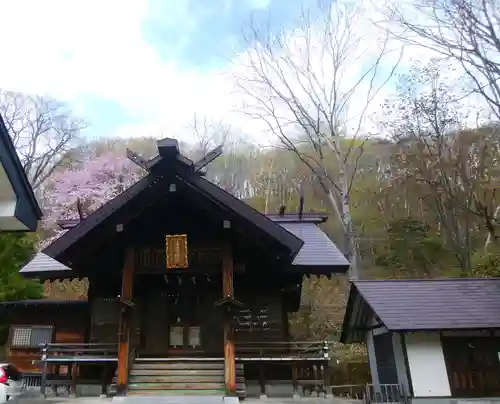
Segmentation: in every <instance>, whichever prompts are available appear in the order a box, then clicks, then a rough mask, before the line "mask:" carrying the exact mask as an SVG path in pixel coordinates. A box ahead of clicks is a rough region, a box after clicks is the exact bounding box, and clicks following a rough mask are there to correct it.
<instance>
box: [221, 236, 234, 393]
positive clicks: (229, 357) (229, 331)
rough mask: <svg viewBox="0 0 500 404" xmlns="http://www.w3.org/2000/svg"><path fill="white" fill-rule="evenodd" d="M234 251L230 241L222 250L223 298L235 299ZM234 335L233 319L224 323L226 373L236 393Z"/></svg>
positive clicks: (227, 387) (231, 391) (232, 389)
mask: <svg viewBox="0 0 500 404" xmlns="http://www.w3.org/2000/svg"><path fill="white" fill-rule="evenodd" d="M233 276H234V268H233V252H232V248H231V245H230V244H229V243H226V244H224V248H223V252H222V298H223V299H234V288H233ZM235 356H236V355H235V347H234V335H233V326H232V322H231V319H230V318H229V317H227V318H226V319H225V324H224V374H225V382H226V390H227V392H228V394H236V363H235Z"/></svg>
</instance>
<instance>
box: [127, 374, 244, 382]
mask: <svg viewBox="0 0 500 404" xmlns="http://www.w3.org/2000/svg"><path fill="white" fill-rule="evenodd" d="M163 382H165V383H179V382H190V383H224V382H225V378H224V375H223V374H222V375H221V374H218V375H212V376H210V375H199V376H190V375H188V376H186V375H140V376H137V375H133V376H130V383H163ZM236 383H245V378H244V377H242V376H239V377H236Z"/></svg>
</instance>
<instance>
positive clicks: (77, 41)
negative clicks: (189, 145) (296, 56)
mask: <svg viewBox="0 0 500 404" xmlns="http://www.w3.org/2000/svg"><path fill="white" fill-rule="evenodd" d="M179 3H182V2H179ZM253 3H254V6H255V7H257V6H260V7H265V6H266V4H267V3H268V1H267V0H254V1H253ZM27 10H29V12H27ZM177 12H178V13H177V14H179V13H180V14H183V13H185V12H186V9H185V8H183V7H181V6H180V5H179V7H178V10H177ZM177 14H176V15H177ZM0 15H1V16H2V24H0V47H1V49H2V54H3V55H4V56H6V57H4V58H3V61H2V63H1V64H0V87H3V88H8V89H12V90H18V91H25V92H36V93H42V94H44V93H45V94H51V95H53V96H56V97H60V98H62V99H65V100H68V101H70V102H72V103H73V105H74V106H75V107H76V108H77V109H78V108H81V104H80V99H81V97H82V95H86V94H91V95H93V96H96V97H101V98H104V99H112V100H116V101H117V102H118V103H120V105H121V106H122V107H124V108H125V109H126V110H127V111H129V112H130V113H131V114H135V115H137V116H139V117H141V118H142V123H140V124H136V125H132V126H123V127H121V128H118V129H117V132H116V133H115V134H118V135H121V136H127V137H128V136H144V135H153V136H186V134H187V133H189V132H188V131H187V126H188V125H189V124H190V123H191V121H192V119H193V116H194V113H195V112H196V113H197V114H198V115H207V116H208V117H210V118H211V119H215V120H217V119H222V120H225V121H226V122H228V123H229V124H231V125H232V126H233V127H235V128H239V129H241V130H242V131H243V132H244V133H247V134H249V135H257V136H258V134H259V133H260V132H261V131H262V129H263V126H262V124H261V123H258V122H255V121H252V120H249V119H248V118H246V117H245V116H244V114H241V111H237V110H238V108H239V106H240V105H241V101H242V96H241V94H236V93H235V91H234V90H235V89H234V83H233V80H232V77H231V73H232V71H225V72H224V71H219V72H209V73H203V72H202V70H201V69H200V70H197V71H195V70H192V71H188V70H185V69H183V68H181V67H180V66H179V65H178V64H177V63H176V62H175V60H169V61H165V60H162V59H160V57H159V54H158V53H157V51H156V50H155V49H154V48H153V47H152V46H151V45H150V44H149V43H148V42H146V40H145V39H144V36H143V34H144V32H143V28H144V27H143V23H144V21H145V19H146V15H147V1H146V0H106V1H100V0H86V1H83V0H80V1H71V2H70V1H67V0H45V1H43V2H40V1H39V0H16V1H7V0H0ZM189 24H190V26H192V25H193V24H196V21H193V20H190V21H189ZM357 29H359V30H361V31H363V33H364V34H365V38H366V40H364V41H363V43H362V47H363V48H364V49H365V50H373V49H376V48H377V43H378V42H377V39H376V35H374V31H373V27H371V25H370V23H369V21H368V20H367V19H364V20H362V21H359V23H358V25H357ZM187 31H188V32H189V30H187ZM315 51H316V54H314V55H312V57H311V60H313V61H315V63H316V64H317V66H321V65H322V63H323V66H324V62H322V57H321V54H320V53H319V52H318V51H317V50H315ZM411 56H414V57H415V55H411ZM428 56H429V55H428V52H425V53H422V52H419V54H418V55H417V56H416V58H418V59H423V58H425V57H428ZM363 60H364V61H366V58H365V59H363ZM245 61H247V59H246V56H244V55H240V56H237V57H235V59H234V60H233V62H234V64H233V65H232V66H231V67H230V69H237V70H238V69H242V65H244V64H245ZM389 64H390V63H389ZM361 65H362V64H361V60H360V59H358V60H357V61H355V62H354V63H353V64H352V65H349V66H348V67H347V68H346V76H345V80H346V81H347V82H350V83H352V82H353V81H354V80H355V79H356V77H357V75H359V73H360V71H361V70H362V67H361ZM384 91H385V92H384V93H381V94H379V97H378V98H377V99H376V100H374V102H373V105H377V104H378V103H380V101H381V100H382V98H383V96H384V95H386V94H387V92H388V91H389V89H385V90H384ZM352 105H353V107H352V109H351V111H350V113H351V114H352V115H356V114H358V113H359V111H360V110H359V105H360V103H357V102H353V104H352ZM357 105H358V107H356V106H357ZM356 108H357V109H356ZM83 112H85V111H83ZM109 135H113V134H109ZM261 139H262V138H261Z"/></svg>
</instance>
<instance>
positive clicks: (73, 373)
mask: <svg viewBox="0 0 500 404" xmlns="http://www.w3.org/2000/svg"><path fill="white" fill-rule="evenodd" d="M77 378H78V363H76V362H73V363H72V364H71V384H70V390H69V396H70V397H76V383H77Z"/></svg>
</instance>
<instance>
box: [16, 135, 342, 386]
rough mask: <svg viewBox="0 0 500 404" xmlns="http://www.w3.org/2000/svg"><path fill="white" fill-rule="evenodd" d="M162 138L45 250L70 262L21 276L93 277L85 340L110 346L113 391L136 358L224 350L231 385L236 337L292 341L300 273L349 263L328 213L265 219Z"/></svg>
mask: <svg viewBox="0 0 500 404" xmlns="http://www.w3.org/2000/svg"><path fill="white" fill-rule="evenodd" d="M158 144H159V147H158V149H159V156H158V157H157V158H155V159H153V160H152V161H150V162H148V163H145V164H144V167H145V168H146V169H147V170H148V171H149V172H148V174H147V175H146V176H145V178H144V179H142V180H140V181H139V182H138V183H136V184H135V185H133V186H132V187H131V188H129V189H128V190H127V191H125V192H124V193H122V194H121V195H119V196H118V197H116V198H115V199H113V200H112V201H110V202H108V203H107V204H106V205H104V206H103V207H102V208H100V209H99V210H97V211H96V212H94V213H93V214H92V215H91V216H89V217H88V218H84V219H83V220H81V222H80V223H76V225H75V226H74V227H73V228H71V229H70V230H69V231H68V232H67V233H65V234H64V235H63V236H61V237H60V238H59V239H58V240H56V241H55V242H54V243H52V244H51V245H50V246H49V247H47V248H46V249H45V250H44V251H43V253H44V254H46V255H47V256H48V257H51V258H52V259H54V260H57V261H58V263H60V264H63V265H65V266H66V267H67V269H68V270H66V271H64V270H61V266H60V265H59V266H58V267H57V270H54V271H50V270H47V269H45V270H43V271H42V270H40V271H38V272H37V271H36V270H35V271H33V270H32V269H31V270H30V272H29V274H25V275H30V276H38V277H42V278H45V279H62V278H72V277H73V278H74V277H87V278H88V279H89V290H88V312H89V315H88V317H87V318H86V320H85V327H84V328H85V331H84V336H83V340H84V342H85V343H95V344H107V343H110V344H113V343H115V344H116V343H117V342H118V349H117V351H118V352H117V362H118V366H117V367H118V370H117V387H118V391H119V392H123V391H125V388H126V383H127V377H128V371H129V367H130V363H129V362H130V361H131V360H133V356H139V357H152V358H165V357H182V358H185V357H203V358H209V357H223V358H224V360H225V374H226V388H227V390H228V391H229V392H232V391H234V389H235V376H234V373H235V357H236V356H237V355H238V352H237V351H236V349H237V347H238V343H250V342H255V343H257V342H260V341H266V342H272V341H276V342H278V341H288V340H289V335H288V317H287V313H288V312H291V311H296V310H297V309H298V307H299V304H300V295H301V283H302V278H303V276H304V275H309V274H317V275H330V274H332V273H334V272H337V273H345V271H346V270H347V268H348V262H347V260H346V259H345V258H344V257H343V255H341V254H340V253H339V251H338V250H337V249H336V247H335V246H334V245H333V244H332V242H331V241H330V240H329V239H328V238H327V237H326V235H324V233H322V232H321V230H319V228H317V226H316V224H317V223H318V222H321V221H324V220H325V218H321V219H320V218H319V216H314V215H313V216H308V215H303V216H302V214H301V215H300V217H298V216H297V214H294V215H285V216H274V217H266V216H265V215H262V214H260V213H259V212H257V211H255V210H254V209H252V208H251V207H249V206H248V205H246V204H245V203H244V202H243V201H240V200H238V199H236V198H234V197H233V196H231V195H229V194H228V193H226V192H225V191H223V190H222V189H220V188H218V187H217V186H215V185H214V184H212V183H210V182H208V181H207V180H206V179H204V178H203V175H202V174H201V173H200V171H199V168H200V167H201V166H202V165H203V161H201V162H198V163H193V162H190V161H189V160H188V159H186V158H185V157H183V156H182V155H180V154H179V152H178V147H177V144H176V142H174V141H172V140H170V139H165V140H163V141H159V142H158ZM207 160H209V158H207ZM301 234H303V236H300V235H301ZM170 235H182V236H185V237H186V238H187V251H186V253H187V256H186V257H184V258H186V261H187V266H185V267H182V266H184V265H181V267H180V268H169V267H168V265H167V258H168V257H167V253H166V237H167V236H170ZM176 259H179V257H177V258H176ZM21 272H23V271H21ZM131 352H133V353H134V355H131Z"/></svg>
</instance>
